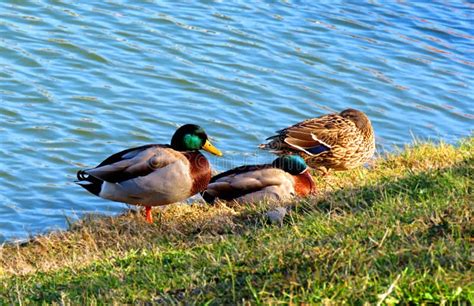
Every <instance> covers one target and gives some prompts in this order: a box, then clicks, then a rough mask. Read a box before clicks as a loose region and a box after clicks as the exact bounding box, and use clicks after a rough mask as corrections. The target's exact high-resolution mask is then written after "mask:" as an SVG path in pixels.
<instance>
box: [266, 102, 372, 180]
mask: <svg viewBox="0 0 474 306" xmlns="http://www.w3.org/2000/svg"><path fill="white" fill-rule="evenodd" d="M276 133H278V134H277V135H275V136H272V137H269V138H267V140H270V141H269V142H268V143H267V144H262V145H260V148H261V149H267V150H271V151H273V152H274V153H276V154H278V155H281V154H298V155H300V156H302V157H303V158H304V159H305V161H306V163H307V164H308V166H310V167H311V168H314V169H318V170H320V171H321V172H323V173H327V171H328V170H330V169H334V170H337V171H341V170H348V169H352V168H355V167H357V166H359V165H362V164H363V163H365V162H367V161H368V160H369V159H370V158H371V157H372V156H373V155H374V152H375V139H374V131H373V129H372V124H371V123H370V120H369V118H368V117H367V116H366V115H365V114H364V113H363V112H361V111H358V110H355V109H346V110H344V111H342V112H340V113H339V114H329V115H324V116H321V117H318V118H313V119H308V120H305V121H303V122H300V123H297V124H295V125H293V126H290V127H288V128H285V129H282V130H280V131H277V132H276Z"/></svg>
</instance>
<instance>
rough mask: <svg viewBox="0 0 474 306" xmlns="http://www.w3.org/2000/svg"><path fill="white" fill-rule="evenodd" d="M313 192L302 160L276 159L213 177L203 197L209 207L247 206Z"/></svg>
mask: <svg viewBox="0 0 474 306" xmlns="http://www.w3.org/2000/svg"><path fill="white" fill-rule="evenodd" d="M315 192H316V187H315V184H314V181H313V179H312V177H311V175H310V173H309V171H308V166H307V165H306V163H305V161H304V159H303V158H301V157H300V156H298V155H285V156H281V157H278V158H277V159H275V160H274V161H273V162H272V163H271V164H263V165H252V166H241V167H238V168H235V169H232V170H229V171H226V172H224V173H221V174H218V175H216V176H214V177H213V178H212V179H211V181H210V183H209V185H208V186H207V189H206V190H205V191H204V192H203V193H202V196H203V198H204V199H205V200H206V202H208V203H214V201H215V200H216V199H220V200H224V201H235V202H237V203H250V202H258V201H264V200H265V201H282V202H285V201H288V200H290V199H292V198H293V197H295V196H299V197H305V196H308V195H310V194H313V193H315Z"/></svg>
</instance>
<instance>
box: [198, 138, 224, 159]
mask: <svg viewBox="0 0 474 306" xmlns="http://www.w3.org/2000/svg"><path fill="white" fill-rule="evenodd" d="M202 148H203V149H204V150H206V151H207V152H209V153H211V154H214V155H217V156H222V152H221V151H219V149H218V148H216V147H214V145H213V144H212V143H211V142H210V141H209V140H206V143H205V144H204V145H203V146H202Z"/></svg>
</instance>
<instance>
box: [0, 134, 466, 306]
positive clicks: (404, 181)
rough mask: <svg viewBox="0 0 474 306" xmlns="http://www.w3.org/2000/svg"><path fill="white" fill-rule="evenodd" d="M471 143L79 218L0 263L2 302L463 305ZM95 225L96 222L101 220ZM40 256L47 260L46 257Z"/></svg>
mask: <svg viewBox="0 0 474 306" xmlns="http://www.w3.org/2000/svg"><path fill="white" fill-rule="evenodd" d="M473 152H474V138H470V139H467V140H465V141H463V143H462V144H460V145H459V146H458V147H453V146H449V145H446V144H439V145H437V146H435V145H432V144H418V145H416V146H415V147H413V148H406V149H405V150H403V151H401V152H399V154H395V155H390V156H387V157H386V158H384V159H382V158H380V159H378V160H376V161H375V162H374V164H373V165H372V167H371V169H357V170H354V171H349V172H346V173H337V174H334V175H333V176H332V177H330V178H327V179H325V180H324V181H323V179H322V178H320V179H318V182H319V185H320V186H321V194H320V195H319V196H317V197H315V198H311V199H306V200H301V201H300V202H298V203H293V204H292V205H291V208H292V210H291V213H290V214H288V215H287V216H286V217H285V222H284V224H283V225H282V226H278V225H271V224H269V223H268V222H266V220H265V218H264V217H263V214H262V212H263V211H265V210H266V209H268V206H267V205H265V204H259V205H249V206H247V207H240V208H229V207H227V206H225V205H218V206H217V207H207V206H203V205H199V204H196V205H193V206H191V207H185V206H176V207H173V208H171V209H170V210H167V211H164V212H163V213H162V214H161V218H160V221H157V222H156V223H155V224H154V225H151V226H150V225H148V224H143V222H142V221H141V217H137V216H133V215H127V216H123V217H121V218H117V219H110V218H105V219H104V218H102V219H100V220H96V219H92V220H86V221H84V222H83V223H81V224H79V225H76V226H75V227H73V228H72V229H71V231H70V232H66V233H53V234H51V235H49V236H47V237H41V238H38V240H35V241H32V242H30V243H28V244H26V245H24V246H5V247H4V248H3V249H2V250H1V251H0V252H1V255H0V264H1V266H0V267H1V268H0V269H1V270H0V271H2V273H1V275H2V276H1V277H2V278H1V280H0V299H1V300H2V302H3V303H14V304H19V303H47V304H49V303H51V302H56V303H66V304H67V303H74V304H78V303H85V304H109V303H133V302H154V303H160V302H161V303H198V304H205V303H210V304H223V303H227V304H228V303H252V304H268V303H272V304H277V303H303V302H304V303H329V304H330V303H337V304H339V303H342V302H349V303H351V304H352V303H356V304H363V303H365V302H369V303H374V304H375V303H378V302H383V303H385V304H394V303H397V302H403V303H409V302H412V303H444V302H448V303H461V304H462V303H465V304H467V303H471V304H472V303H473V302H474V285H473V270H472V264H473V257H472V250H473V249H472V243H473V241H474V240H473V234H474V228H473V222H472V221H473V220H472V216H473V215H474V214H473V206H474V205H473V203H474V195H473V188H474V162H473V156H472V153H473ZM104 220H105V221H104ZM52 249H53V250H52ZM3 303H2V304H3Z"/></svg>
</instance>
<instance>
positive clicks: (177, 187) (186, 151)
mask: <svg viewBox="0 0 474 306" xmlns="http://www.w3.org/2000/svg"><path fill="white" fill-rule="evenodd" d="M201 149H203V150H205V151H208V152H210V153H212V154H214V155H217V156H222V153H221V152H220V151H219V150H218V149H217V148H216V147H214V146H213V145H212V144H211V142H210V141H209V139H208V137H207V135H206V133H205V132H204V129H203V128H201V127H200V126H198V125H194V124H186V125H183V126H181V127H180V128H179V129H177V130H176V132H175V133H174V135H173V137H172V138H171V144H170V145H166V144H149V145H145V146H141V147H137V148H131V149H127V150H125V151H121V152H119V153H116V154H113V155H111V156H109V157H108V158H106V159H105V160H104V161H103V162H101V163H100V164H99V165H98V166H97V167H95V168H92V169H85V170H80V171H78V172H77V178H78V181H77V182H76V183H78V184H79V185H80V186H82V187H84V188H85V189H86V190H87V191H89V192H91V193H93V194H95V195H97V196H99V197H101V198H104V199H108V200H112V201H116V202H123V203H128V204H132V205H142V206H145V208H146V220H147V222H149V223H152V222H153V220H152V215H151V207H152V206H161V205H167V204H171V203H175V202H179V201H183V200H185V199H187V198H189V197H190V196H193V195H195V194H196V193H198V192H202V191H203V190H205V189H206V187H207V185H208V183H209V181H210V179H211V167H210V165H209V162H208V161H207V159H206V157H205V156H204V155H202V154H201V153H200V152H199V150H201Z"/></svg>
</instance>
